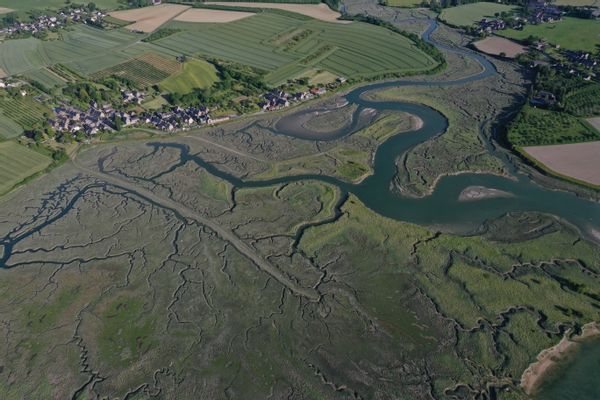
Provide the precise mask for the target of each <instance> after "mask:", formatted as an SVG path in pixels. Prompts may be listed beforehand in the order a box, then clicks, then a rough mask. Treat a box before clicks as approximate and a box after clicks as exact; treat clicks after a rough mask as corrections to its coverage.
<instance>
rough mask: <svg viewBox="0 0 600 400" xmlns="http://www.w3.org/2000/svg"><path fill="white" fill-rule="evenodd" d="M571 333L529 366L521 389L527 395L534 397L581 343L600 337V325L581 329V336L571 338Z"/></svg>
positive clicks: (524, 373) (522, 380) (586, 325)
mask: <svg viewBox="0 0 600 400" xmlns="http://www.w3.org/2000/svg"><path fill="white" fill-rule="evenodd" d="M568 335H569V332H567V333H565V336H563V338H562V339H561V340H560V342H558V343H557V344H556V345H554V346H552V347H550V348H547V349H544V350H542V351H541V352H540V353H539V354H538V355H537V357H536V360H537V361H535V362H533V363H532V364H530V365H529V367H527V369H526V370H525V371H523V375H521V384H520V386H521V388H522V389H523V390H524V391H525V393H526V394H527V395H532V394H534V393H535V392H536V390H537V389H538V388H539V387H540V385H541V384H542V383H543V381H544V380H545V378H546V377H547V375H548V373H549V372H550V371H552V370H553V369H554V368H555V367H557V366H558V364H559V363H560V362H561V361H563V360H565V359H566V358H567V357H568V356H569V355H570V354H572V352H573V351H574V350H576V349H577V348H578V347H579V345H580V343H581V342H582V341H584V340H586V339H590V338H593V337H598V336H600V324H599V323H596V322H590V323H588V324H585V325H584V326H583V327H582V328H581V334H580V335H577V336H573V337H571V338H569V336H568Z"/></svg>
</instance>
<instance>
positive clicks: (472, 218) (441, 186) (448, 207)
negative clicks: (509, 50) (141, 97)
mask: <svg viewBox="0 0 600 400" xmlns="http://www.w3.org/2000/svg"><path fill="white" fill-rule="evenodd" d="M436 28H437V22H435V21H433V20H432V21H431V23H430V26H429V27H428V29H427V30H426V31H425V33H424V34H423V38H424V40H426V41H427V42H429V43H433V44H434V45H436V46H437V47H439V48H442V49H444V50H447V51H452V52H456V53H460V54H462V55H464V56H467V57H470V58H472V59H474V60H475V61H477V62H478V63H479V64H480V65H481V66H482V70H481V72H479V73H477V74H474V75H471V76H469V77H465V78H461V79H456V80H451V81H443V82H439V81H411V80H396V81H389V82H379V83H373V84H368V85H364V86H361V87H359V88H357V89H354V90H352V91H351V92H349V93H348V94H347V95H346V96H345V98H346V100H347V101H348V103H349V104H355V105H356V106H358V108H357V110H356V111H355V113H354V117H355V118H354V122H353V123H352V124H350V125H349V126H347V127H345V128H342V129H339V130H338V131H336V132H335V134H334V135H331V134H328V135H327V138H326V139H327V140H332V139H336V138H340V137H343V136H347V135H351V134H353V133H354V132H356V131H357V130H358V129H360V128H361V127H362V125H363V124H362V123H361V118H359V115H360V113H361V112H362V111H364V110H365V109H366V108H372V109H375V110H377V111H378V112H382V111H385V110H393V111H401V112H406V113H410V114H413V115H416V116H418V117H419V118H421V119H422V120H423V121H424V124H423V126H422V127H421V128H420V129H418V130H415V131H412V132H409V133H403V134H399V135H395V136H392V137H391V138H389V139H388V140H387V141H385V142H384V143H383V144H382V145H381V146H380V147H379V148H378V150H377V152H376V154H375V158H374V165H373V170H374V173H373V175H371V176H369V177H368V178H366V179H364V180H363V181H362V182H361V183H359V184H353V183H348V182H343V181H341V180H339V179H336V178H333V177H328V176H323V175H297V176H291V177H283V178H277V179H271V180H262V181H246V180H241V179H239V178H237V177H235V176H232V175H230V174H227V173H225V172H223V171H221V170H219V169H217V168H215V167H214V166H213V165H211V164H209V163H207V162H205V161H204V160H202V159H201V158H199V157H197V156H194V155H192V154H190V153H189V151H188V149H187V148H186V146H185V145H181V144H175V143H152V144H151V145H153V146H159V147H160V146H163V147H175V148H178V149H179V150H180V151H181V156H182V158H183V160H187V161H192V162H194V163H196V164H197V165H199V166H201V167H203V168H205V169H207V170H208V171H209V172H211V173H212V174H214V175H216V176H218V177H219V178H222V179H224V180H226V181H228V182H229V183H231V184H232V185H234V186H236V187H238V188H249V187H265V186H271V185H276V184H282V183H289V182H297V181H303V180H317V181H321V182H326V183H329V184H332V185H335V186H337V187H338V188H339V189H340V190H341V191H342V192H343V193H344V194H349V193H351V194H353V195H355V196H357V197H358V198H359V199H360V200H361V201H362V202H363V203H364V204H365V205H366V206H367V207H369V208H370V209H371V210H373V211H375V212H377V213H379V214H381V215H383V216H386V217H390V218H394V219H398V220H402V221H409V222H414V223H418V224H422V225H430V226H431V225H436V226H452V227H453V228H454V229H455V230H456V229H458V230H469V229H473V228H475V227H477V226H479V225H481V223H483V222H484V221H486V220H488V219H492V218H496V217H499V216H501V215H504V214H506V213H509V212H524V211H535V212H541V213H548V214H553V215H556V216H558V217H560V218H563V219H564V220H567V221H569V222H571V223H572V224H574V225H576V226H578V227H580V228H582V230H584V231H588V232H590V231H591V229H596V230H597V231H600V205H599V204H598V203H595V202H592V201H588V200H585V199H582V198H579V197H577V196H575V195H574V194H571V193H568V192H564V191H555V190H549V189H545V188H542V187H541V186H539V185H537V184H535V183H534V182H533V181H531V179H530V178H529V177H527V176H526V175H524V174H517V173H515V174H514V175H513V176H512V177H511V178H505V177H500V176H496V175H491V174H475V173H467V174H460V175H454V176H446V177H443V178H441V179H440V181H439V183H438V184H437V186H436V187H435V190H434V192H433V193H432V194H431V195H430V196H426V197H424V198H410V197H403V196H400V195H398V194H397V193H394V192H393V191H391V190H390V189H391V182H392V180H393V179H394V176H395V174H396V172H397V171H396V164H395V162H396V159H397V157H398V156H399V155H401V154H403V153H405V152H406V151H407V150H409V149H411V148H412V147H414V146H415V145H417V144H419V143H422V142H424V141H426V140H429V139H431V138H432V137H435V136H437V135H440V134H442V133H443V132H445V131H446V129H447V127H448V121H447V120H446V118H445V117H444V116H443V115H442V114H441V113H439V112H438V111H436V110H434V109H432V108H429V107H427V106H424V105H421V104H414V103H405V102H399V101H385V102H378V101H370V100H366V99H364V98H363V96H362V95H363V94H365V93H366V92H369V91H373V90H379V89H385V88H392V87H401V86H415V85H418V86H428V87H440V86H450V85H461V84H465V83H470V82H474V81H476V80H480V79H484V78H487V77H490V76H492V75H494V74H496V73H497V71H496V69H495V67H494V66H493V64H492V63H491V62H489V61H488V60H487V59H486V58H485V57H483V56H481V55H479V54H476V53H474V52H472V51H470V50H466V49H461V48H454V47H449V46H445V45H442V44H440V43H437V42H435V41H433V39H432V38H431V33H432V32H434V31H435V29H436ZM312 112H314V110H310V109H308V110H304V111H300V112H299V113H295V114H291V115H289V116H286V117H283V118H282V119H281V120H280V121H279V122H278V123H277V124H276V126H275V132H277V133H279V134H282V135H288V136H294V137H299V138H303V139H306V140H314V139H315V137H318V134H317V133H315V132H310V131H305V132H303V131H302V129H299V128H298V124H297V121H298V120H301V119H303V118H302V113H312ZM304 119H305V118H304ZM511 169H512V168H511ZM469 186H484V187H488V188H494V189H499V190H502V191H505V192H509V193H511V194H512V196H511V197H503V198H490V199H483V200H479V201H476V202H463V201H459V195H460V193H461V192H462V191H463V190H464V189H465V188H467V187H469Z"/></svg>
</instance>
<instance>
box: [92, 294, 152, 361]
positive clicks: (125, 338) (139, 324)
mask: <svg viewBox="0 0 600 400" xmlns="http://www.w3.org/2000/svg"><path fill="white" fill-rule="evenodd" d="M101 318H102V320H103V321H104V326H103V327H102V329H101V331H100V333H99V336H98V341H99V343H98V346H99V350H100V354H101V357H102V358H103V359H104V360H106V361H107V362H108V363H109V364H111V365H115V366H123V365H129V364H130V363H131V362H133V361H134V360H137V359H139V357H141V356H142V355H143V354H144V353H146V352H147V351H148V350H149V349H150V348H151V347H152V345H153V343H154V341H153V338H152V334H153V331H154V322H153V320H152V317H151V315H149V314H148V313H146V312H145V311H144V302H143V300H142V299H137V298H135V299H134V298H130V297H121V298H119V299H117V300H115V301H113V302H112V303H111V304H110V305H109V306H108V309H107V310H106V311H105V312H104V313H103V314H102V315H101Z"/></svg>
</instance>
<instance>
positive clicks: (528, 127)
mask: <svg viewBox="0 0 600 400" xmlns="http://www.w3.org/2000/svg"><path fill="white" fill-rule="evenodd" d="M508 140H509V141H510V142H511V143H512V144H513V145H515V146H538V145H546V144H561V143H577V142H586V141H591V140H600V133H599V132H598V131H596V130H595V129H593V128H592V127H591V126H590V125H589V124H587V123H586V122H584V121H582V120H580V119H579V118H577V117H574V116H572V115H570V114H567V113H564V112H557V111H549V110H542V109H538V108H533V107H529V106H525V107H524V108H523V110H522V111H521V112H520V113H519V115H518V116H517V118H516V119H515V121H514V122H513V123H512V124H511V126H510V128H509V131H508Z"/></svg>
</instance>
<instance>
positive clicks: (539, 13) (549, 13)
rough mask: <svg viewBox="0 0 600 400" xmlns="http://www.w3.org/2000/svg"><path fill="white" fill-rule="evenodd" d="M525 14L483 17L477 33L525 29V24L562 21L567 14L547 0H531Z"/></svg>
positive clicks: (476, 30)
mask: <svg viewBox="0 0 600 400" xmlns="http://www.w3.org/2000/svg"><path fill="white" fill-rule="evenodd" d="M524 9H525V13H524V15H511V14H506V15H497V16H496V18H483V19H482V20H481V21H479V23H478V24H477V27H476V29H475V33H476V34H477V35H485V34H491V33H493V32H495V31H500V30H504V29H508V28H511V29H516V30H523V28H524V27H525V25H527V24H532V25H539V24H544V23H554V22H557V21H560V20H561V19H562V18H563V16H564V15H565V14H566V13H565V11H562V10H561V9H559V8H558V7H556V6H554V5H552V4H551V3H549V2H547V1H545V0H529V1H528V2H527V5H526V6H525V8H524Z"/></svg>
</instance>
